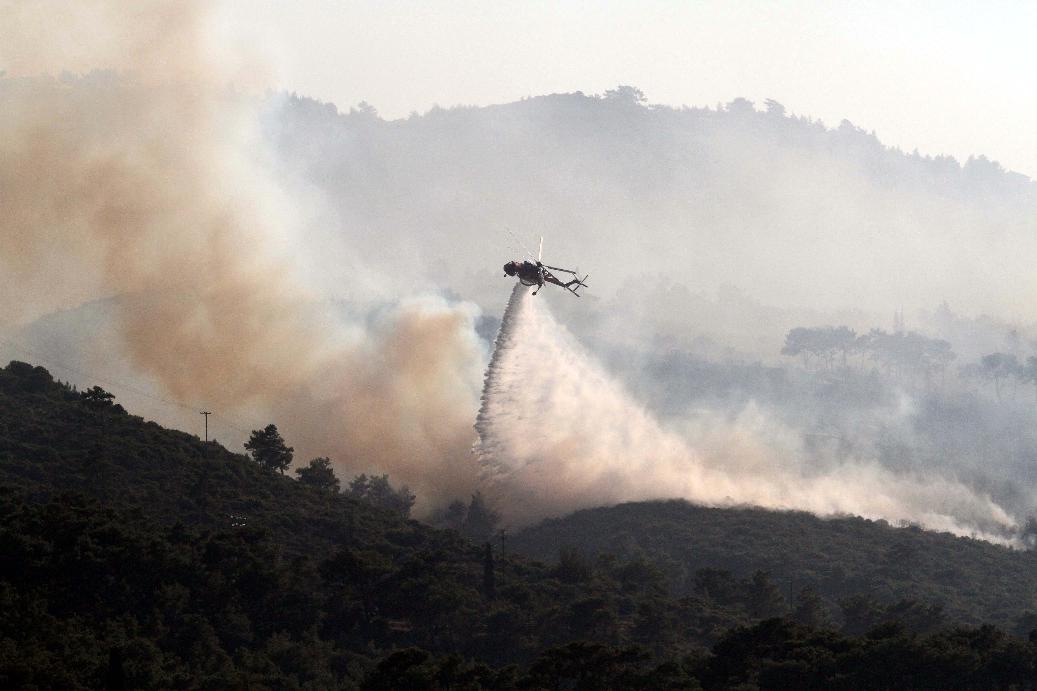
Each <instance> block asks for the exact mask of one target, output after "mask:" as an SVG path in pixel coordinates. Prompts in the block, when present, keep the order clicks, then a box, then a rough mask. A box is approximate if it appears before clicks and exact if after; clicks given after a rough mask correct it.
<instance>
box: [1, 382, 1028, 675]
mask: <svg viewBox="0 0 1037 691" xmlns="http://www.w3.org/2000/svg"><path fill="white" fill-rule="evenodd" d="M104 394H105V392H103V391H101V390H97V389H92V390H89V391H87V392H83V393H80V392H78V391H75V390H73V389H72V388H71V387H69V386H67V385H64V384H61V383H59V382H55V381H54V380H53V379H52V377H51V376H50V374H49V373H48V372H47V371H46V370H44V369H43V368H40V367H33V366H31V365H28V364H25V363H19V362H12V363H11V364H10V365H8V366H7V367H6V368H4V369H3V370H0V497H2V501H0V552H2V554H3V556H4V559H3V560H0V685H2V686H3V687H4V688H62V689H76V688H101V687H107V688H202V687H205V688H254V689H263V688H271V689H273V688H277V689H282V688H288V689H291V688H321V689H323V688H368V689H390V688H467V689H479V688H502V689H504V688H533V689H537V688H559V687H565V688H580V689H584V688H586V689H590V688H644V689H648V688H651V689H658V688H697V687H699V686H701V687H704V688H730V687H733V686H738V685H743V686H744V687H746V688H754V687H758V686H759V687H775V686H786V687H787V686H789V685H790V684H791V685H793V686H798V687H801V688H806V687H818V688H822V687H823V688H860V687H862V686H867V687H870V688H884V687H893V686H895V685H897V684H898V683H900V682H902V681H903V680H904V679H909V680H912V681H913V685H914V686H915V687H918V688H947V687H948V683H947V682H948V679H950V680H952V681H954V682H955V683H957V684H964V685H965V686H966V687H971V688H976V687H990V688H997V687H1004V686H1006V685H1008V684H1022V683H1024V682H1025V681H1026V680H1029V679H1032V677H1033V674H1034V670H1035V669H1037V645H1035V644H1031V643H1028V642H1026V641H1025V640H1023V639H1020V638H1015V637H1012V636H1010V635H1007V634H1005V633H1004V632H1001V631H998V630H996V629H994V628H992V627H986V628H976V629H969V628H944V627H943V626H942V625H943V624H944V622H943V621H942V620H941V619H940V617H939V616H937V615H938V612H936V610H934V608H933V607H932V606H931V605H928V604H926V603H924V602H918V601H903V602H898V603H897V604H896V606H893V607H889V608H886V609H884V610H883V611H881V612H879V613H878V614H875V612H874V611H873V610H872V614H873V615H874V616H873V617H872V618H871V619H868V618H867V617H864V618H862V619H861V621H862V622H865V623H867V627H868V630H869V635H868V637H858V636H855V635H854V633H855V632H854V631H853V627H848V628H847V630H846V631H845V632H842V633H840V632H837V631H836V630H835V628H836V627H838V623H837V622H835V621H833V620H832V618H831V617H830V613H827V611H826V606H825V604H824V603H823V602H818V601H817V599H816V598H812V597H811V596H810V594H809V592H805V593H800V594H799V595H798V596H797V599H796V601H795V602H794V603H792V605H794V606H790V603H789V602H788V601H787V600H786V598H785V597H784V596H783V594H782V591H781V588H779V587H776V586H775V584H774V582H772V581H771V579H770V578H769V577H768V576H767V575H766V574H764V573H762V572H755V573H753V574H751V575H748V576H747V577H744V578H743V577H741V575H739V574H735V575H732V574H725V573H724V572H721V571H717V570H713V571H699V572H698V573H697V574H696V576H695V580H696V583H698V584H699V586H702V587H698V588H696V589H693V591H691V592H690V593H687V594H686V593H684V592H682V589H686V588H685V586H684V585H681V584H677V585H672V586H671V584H670V583H668V579H667V577H666V575H664V573H663V572H661V571H660V570H659V568H657V566H656V564H655V563H654V562H653V561H652V559H649V558H645V555H648V556H649V557H654V556H657V554H661V553H662V552H661V550H660V551H659V552H658V553H657V554H652V551H651V550H650V549H647V548H648V547H651V546H652V545H655V544H659V545H660V546H661V545H663V544H664V542H663V540H662V539H659V540H658V541H657V542H655V541H653V542H649V541H647V540H644V539H643V536H641V537H638V533H637V532H636V531H634V530H633V528H631V527H628V528H627V532H628V533H629V534H630V535H632V536H634V537H633V538H632V539H633V540H635V541H638V540H640V544H642V545H643V546H645V547H646V549H644V550H642V552H643V554H642V553H637V554H635V553H634V551H633V550H631V549H629V544H630V543H629V540H627V541H626V542H624V540H626V538H622V536H620V538H619V539H618V540H616V541H615V543H614V546H615V547H616V548H617V549H619V550H620V551H622V552H627V554H626V555H624V556H611V555H607V554H603V555H601V556H599V557H598V558H597V559H593V560H592V559H589V558H588V557H587V556H586V555H583V554H580V553H579V552H577V551H574V550H561V551H560V552H556V551H555V550H556V545H558V544H561V541H558V540H555V539H554V538H553V537H551V536H550V530H551V529H552V528H553V527H557V526H560V525H566V522H565V521H558V522H553V523H549V524H547V525H545V526H544V527H542V528H540V529H536V530H531V531H527V532H526V533H524V534H522V535H519V536H515V537H514V538H513V539H509V540H508V541H507V543H506V545H507V549H508V551H509V553H508V555H507V556H502V555H501V554H500V550H497V549H494V550H492V551H488V550H487V548H486V547H485V546H479V545H475V544H472V543H471V542H469V541H467V540H466V539H464V538H463V537H462V536H461V535H459V534H458V533H456V532H453V531H445V530H435V529H432V528H430V527H428V526H425V525H422V524H420V523H417V522H415V521H410V520H406V519H405V518H403V517H402V516H400V515H397V514H393V513H391V512H388V511H385V510H381V509H378V508H375V507H373V506H368V505H366V504H364V503H361V502H358V501H355V500H352V499H350V498H348V497H345V496H343V495H340V494H335V493H331V492H329V491H326V490H319V489H316V488H313V487H308V486H305V485H303V484H302V483H300V482H297V481H294V480H291V479H289V478H287V477H285V476H281V475H278V474H276V473H274V472H272V471H269V470H266V469H264V468H261V467H260V466H259V465H257V464H256V463H254V462H252V461H251V460H250V459H248V458H247V457H245V456H241V455H238V454H233V453H230V452H228V451H227V450H225V449H223V448H221V447H219V446H218V445H216V444H212V443H210V444H205V443H203V442H201V441H199V440H198V439H197V438H195V437H192V436H190V435H186V434H183V433H180V432H176V431H172V430H167V429H163V428H161V427H159V426H157V425H155V424H153V423H148V422H145V421H144V420H142V419H141V418H138V417H135V416H133V415H131V414H129V413H127V412H126V411H125V410H124V409H123V408H122V407H121V406H120V405H118V404H115V403H113V402H111V401H110V400H109V399H108V397H107V396H106V395H104ZM666 510H673V511H675V512H676V513H675V514H674V515H673V516H672V517H671V519H670V520H669V523H670V525H667V524H666V523H667V521H663V520H662V519H661V516H660V515H659V511H666ZM689 511H690V510H689V508H688V507H681V506H680V505H677V504H661V505H644V506H627V507H617V508H616V509H612V510H602V512H601V513H600V515H601V516H607V515H608V514H609V512H618V514H623V513H624V512H627V513H628V514H630V515H634V516H635V519H634V521H635V523H636V522H638V521H640V520H641V519H637V518H636V515H637V514H641V516H642V517H644V516H645V515H647V516H650V517H651V520H652V521H655V522H656V525H655V526H653V527H654V529H655V533H657V534H659V535H666V534H668V533H671V532H672V533H673V534H674V535H676V534H677V533H676V532H675V531H673V525H674V524H676V523H680V522H681V521H683V520H684V518H686V517H687V516H690V515H692V513H693V511H692V512H691V513H689ZM698 511H704V510H698ZM653 514H654V515H653ZM751 514H758V512H738V511H729V512H718V513H715V515H714V514H712V513H710V512H706V513H704V514H703V516H710V520H711V521H713V522H716V523H724V521H727V529H728V530H733V531H734V532H738V531H737V530H735V528H736V527H737V526H738V525H743V526H745V525H748V524H751V523H752V521H753V520H761V519H760V517H759V516H755V517H752V516H750V518H749V519H746V518H745V516H746V515H751ZM595 515H599V514H596V513H595V512H583V513H581V514H577V516H576V517H574V519H572V520H574V521H576V522H577V523H578V522H579V521H581V520H585V519H586V517H587V516H595ZM717 516H724V517H728V518H717ZM763 516H765V517H766V520H768V521H771V522H772V523H774V524H780V523H782V522H783V521H786V520H787V521H788V525H787V526H786V527H784V528H778V527H773V526H772V532H775V533H778V534H780V533H781V532H783V531H787V532H789V533H795V532H799V531H805V530H808V529H809V528H804V527H803V526H804V525H805V524H809V520H807V519H804V518H803V517H800V516H798V515H791V516H784V515H781V514H763ZM701 522H702V521H701V520H700V522H699V523H700V525H699V528H697V530H698V529H701ZM850 523H851V524H852V522H850ZM574 525H575V524H574ZM605 525H606V528H607V524H605ZM641 525H645V523H641ZM538 530H539V531H540V533H538V532H537V531H538ZM814 533H815V537H817V536H820V535H822V532H820V531H818V530H817V529H816V527H815V528H814ZM538 534H540V535H542V536H543V537H542V542H541V544H539V545H538V546H536V547H530V545H532V544H533V540H532V538H533V537H534V536H536V535H538ZM880 534H881V533H876V535H880ZM616 535H620V533H619V532H617V533H616ZM887 537H889V538H890V539H891V540H892V544H893V545H894V546H895V545H899V544H901V543H903V542H904V541H907V542H909V543H910V541H911V540H915V544H922V542H921V541H922V540H924V539H929V538H932V539H934V540H937V541H944V542H946V543H947V544H952V545H959V546H960V547H961V549H962V550H963V553H965V554H971V552H970V551H969V550H972V549H976V548H982V549H983V550H986V551H985V552H976V554H985V555H986V558H987V559H989V560H990V562H991V564H992V565H1004V568H1005V569H1006V570H1010V569H1013V568H1014V567H1013V566H1012V564H1013V561H1012V560H1018V559H1024V558H1027V557H1028V555H1026V554H1014V553H1011V552H1008V551H1006V550H1003V549H1000V548H993V547H990V546H983V545H975V544H974V543H970V542H968V541H953V540H951V541H949V542H948V540H949V539H948V538H945V537H944V536H928V537H927V536H924V535H922V536H919V535H917V534H914V533H911V532H909V531H899V532H894V531H889V533H888V535H887ZM701 539H702V543H703V544H704V543H705V542H706V541H707V537H706V536H703V537H702V538H701ZM712 539H714V540H716V541H718V542H719V541H723V540H725V539H726V540H728V541H731V542H734V540H733V539H732V537H731V536H730V535H727V536H726V537H725V535H724V532H723V530H721V529H718V530H717V531H715V533H714V535H713V537H712ZM850 539H851V538H849V537H848V538H847V540H846V542H845V543H844V545H846V546H844V548H843V551H850V550H852V544H851V543H850V542H849V541H850ZM753 540H756V541H757V542H758V544H759V545H763V544H764V543H766V542H767V540H765V539H764V536H763V535H757V536H756V537H755V538H752V539H751V540H746V541H744V542H743V543H742V544H743V548H747V546H748V545H750V544H752V543H753ZM789 542H790V543H791V542H792V541H791V540H789ZM881 543H882V541H881V539H879V538H878V537H876V545H880V544H881ZM832 544H833V547H832V549H833V554H837V552H835V551H834V549H835V547H834V545H835V543H834V542H833V543H832ZM941 544H943V543H941ZM778 545H779V547H780V546H781V543H778ZM517 546H522V547H523V549H524V550H527V551H531V552H537V553H539V554H544V555H548V554H552V555H553V554H558V555H559V556H560V560H559V561H558V562H557V563H555V564H551V565H547V564H544V563H540V562H537V561H530V560H528V559H526V558H523V557H519V556H513V555H512V554H511V551H512V550H513V549H514V548H515V547H517ZM580 546H581V547H587V545H582V544H581V545H580ZM827 548H828V546H827V544H826V543H825V542H823V541H821V542H819V543H818V544H817V545H816V550H817V551H818V552H820V551H823V550H825V549H827ZM876 548H877V547H876ZM893 548H894V547H890V549H893ZM757 549H758V550H762V549H763V548H760V547H758V548H757ZM736 552H737V550H730V551H729V554H735V553H736ZM715 554H716V555H723V554H724V552H723V551H722V550H720V551H717V552H715ZM948 554H949V552H948ZM799 556H802V555H797V554H794V553H793V552H790V553H789V555H788V563H789V564H790V566H789V569H790V570H791V569H792V568H793V566H794V564H795V559H796V558H798V557H799ZM720 558H721V557H720V556H717V557H716V561H715V563H717V564H720V565H724V564H725V562H723V561H721V560H720ZM728 559H729V561H728V562H726V565H727V566H729V567H731V568H733V569H741V568H742V567H743V566H744V567H745V568H752V567H753V562H751V560H750V561H745V562H738V561H736V560H733V557H728ZM968 559H970V560H971V559H972V557H971V556H970V557H968ZM913 560H914V558H913V557H911V558H910V559H908V558H907V557H904V559H902V560H901V561H902V562H903V563H905V564H910V563H913ZM707 561H708V560H707V559H704V560H703V561H702V562H701V564H696V565H695V566H698V565H705V564H706V563H707ZM804 563H805V564H807V565H808V566H809V567H810V568H812V569H820V568H821V567H819V566H814V564H815V562H812V561H811V560H809V559H805V561H804ZM856 563H857V562H852V563H851V562H849V561H848V564H849V565H850V566H849V567H848V568H847V571H848V572H849V571H851V569H852V568H856V567H854V566H853V565H852V564H856ZM968 563H971V561H969V562H968ZM663 568H664V569H665V570H666V571H667V572H672V565H668V564H665V563H663ZM777 571H778V570H777V569H775V572H777ZM790 572H791V571H790ZM923 573H924V572H923ZM1013 573H1015V571H1013ZM1021 577H1022V576H1020V578H1021ZM976 587H977V589H983V588H985V587H987V586H986V585H985V584H984V583H977V584H976ZM1013 592H1014V591H1013ZM862 602H864V601H863V600H862ZM773 617H784V618H773Z"/></svg>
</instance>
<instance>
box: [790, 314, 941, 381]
mask: <svg viewBox="0 0 1037 691" xmlns="http://www.w3.org/2000/svg"><path fill="white" fill-rule="evenodd" d="M851 353H860V354H861V355H866V356H867V357H868V359H870V360H871V361H873V362H875V363H876V364H878V365H879V366H880V367H881V368H882V369H883V370H884V371H885V372H886V374H888V375H889V376H891V377H893V378H896V379H902V378H904V377H905V376H908V375H915V376H917V377H920V378H921V379H922V380H923V381H925V382H926V383H928V382H929V381H931V380H932V378H933V376H934V375H936V374H938V373H940V372H942V371H944V370H945V369H946V368H947V365H949V364H950V363H951V361H953V360H954V358H955V354H954V352H953V351H952V350H951V345H950V343H948V342H947V341H944V340H942V339H938V338H928V337H927V336H923V335H921V334H919V333H915V332H914V331H896V332H894V333H888V332H886V331H883V330H882V329H872V330H871V331H869V332H868V333H866V334H862V335H860V336H858V335H857V334H856V332H854V330H853V329H851V328H849V327H847V326H821V327H810V328H808V327H802V326H800V327H796V328H794V329H791V330H790V331H789V332H788V333H787V334H786V335H785V345H784V346H783V347H782V349H781V354H782V355H787V356H790V357H796V356H800V357H802V358H803V366H804V367H809V366H810V364H811V362H818V363H821V365H822V366H823V368H824V370H826V371H831V370H832V369H833V367H834V363H835V361H836V357H837V356H838V357H839V358H840V359H841V363H842V366H843V367H844V368H845V367H846V366H847V364H848V358H849V355H850V354H851Z"/></svg>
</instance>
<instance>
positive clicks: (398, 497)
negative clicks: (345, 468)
mask: <svg viewBox="0 0 1037 691" xmlns="http://www.w3.org/2000/svg"><path fill="white" fill-rule="evenodd" d="M346 494H347V495H348V496H350V497H352V498H354V499H356V500H358V501H362V502H365V503H367V504H370V505H372V506H377V507H380V508H383V509H387V510H389V511H394V512H396V513H398V514H400V515H401V516H409V515H410V510H411V508H412V507H413V506H414V499H415V497H414V495H413V494H411V491H410V489H409V488H408V487H407V486H406V485H403V486H402V487H400V488H399V489H396V488H394V487H393V486H392V485H391V484H390V483H389V476H388V475H381V476H371V477H368V476H367V475H357V476H356V477H355V478H353V480H352V481H351V482H350V483H349V489H347V490H346Z"/></svg>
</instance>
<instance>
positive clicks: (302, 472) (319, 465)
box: [295, 456, 339, 493]
mask: <svg viewBox="0 0 1037 691" xmlns="http://www.w3.org/2000/svg"><path fill="white" fill-rule="evenodd" d="M295 474H296V475H298V476H299V482H301V483H303V484H304V485H310V486H311V487H316V488H318V489H323V490H327V491H329V492H332V493H336V492H338V489H339V481H338V478H337V477H335V471H334V470H332V468H331V459H329V458H327V457H326V456H320V457H318V458H314V459H313V460H312V461H310V464H309V465H308V466H306V467H305V468H296V469H295Z"/></svg>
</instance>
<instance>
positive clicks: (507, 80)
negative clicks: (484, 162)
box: [220, 0, 1037, 178]
mask: <svg viewBox="0 0 1037 691" xmlns="http://www.w3.org/2000/svg"><path fill="white" fill-rule="evenodd" d="M220 21H221V22H223V23H224V24H225V28H230V29H232V31H233V32H234V34H235V35H236V36H237V37H238V40H241V41H245V42H249V43H253V44H255V45H262V46H263V48H264V50H265V51H269V53H270V54H272V55H273V56H274V57H273V62H274V64H275V67H274V69H273V75H274V76H273V77H272V79H273V81H274V82H276V86H277V87H278V88H283V89H287V90H291V91H296V92H298V93H300V94H303V95H307V96H311V97H314V98H317V99H320V100H324V101H331V102H334V103H335V104H337V105H338V106H339V107H340V108H341V109H343V110H345V109H347V108H348V107H349V106H351V105H355V104H357V103H359V102H360V101H366V102H368V103H370V104H371V105H373V106H374V107H375V108H376V109H377V110H378V111H379V113H380V114H381V115H382V116H383V117H386V118H390V119H392V118H399V117H406V116H407V115H408V114H410V113H411V112H415V111H416V112H425V111H427V110H428V109H429V108H430V107H432V106H433V105H440V106H443V107H447V106H451V105H458V104H465V105H487V104H493V103H503V102H509V101H514V100H518V99H521V98H524V97H527V96H537V95H542V94H548V93H559V92H572V91H583V92H584V93H588V94H591V93H602V92H604V91H605V90H606V89H610V88H614V87H615V86H616V85H618V84H630V85H633V86H636V87H638V88H640V89H641V90H642V91H644V92H645V94H646V96H647V97H648V100H649V101H650V102H652V103H659V104H665V105H672V106H680V105H688V106H707V105H708V106H715V105H716V104H717V103H721V102H724V103H726V102H728V101H730V100H732V99H734V98H735V97H738V96H743V97H746V98H749V99H750V100H753V101H754V102H756V103H757V104H758V106H762V103H763V101H764V100H765V99H768V98H772V99H775V100H777V101H779V102H781V103H782V104H784V105H785V106H786V108H787V109H788V110H789V111H791V112H794V113H796V114H799V115H809V116H811V117H814V118H820V119H821V120H823V121H824V122H825V123H826V124H827V125H828V126H831V127H834V126H838V124H839V123H840V122H841V121H842V120H843V119H844V118H845V119H848V120H850V121H851V122H853V123H854V124H855V125H857V126H858V127H861V128H863V129H865V130H868V131H875V133H876V134H877V135H878V136H879V138H880V139H881V140H882V141H883V142H884V143H886V144H887V145H890V146H899V147H901V148H902V149H905V150H906V151H911V150H913V149H915V148H917V149H918V150H919V151H920V152H921V153H923V154H930V155H937V154H950V155H953V156H955V157H956V158H958V159H959V160H960V161H964V160H965V159H967V158H968V157H969V156H970V155H973V154H975V155H979V154H984V155H986V156H988V157H989V158H992V159H994V160H997V161H999V162H1000V163H1001V164H1002V165H1004V166H1005V167H1006V168H1009V169H1011V170H1015V171H1018V172H1021V173H1024V174H1026V175H1029V176H1031V177H1035V178H1037V129H1035V128H1034V127H1033V123H1034V122H1035V121H1037V90H1034V89H1032V88H1030V85H1031V84H1032V80H1033V75H1034V74H1035V72H1037V42H1035V41H1033V40H1032V36H1033V32H1034V29H1037V3H1033V2H1009V1H1000V2H997V1H994V2H990V1H987V2H955V1H953V0H941V1H939V2H927V1H924V0H919V1H913V2H895V1H890V2H820V1H818V2H815V1H812V0H801V1H789V2H783V3H777V2H749V1H741V2H740V1H737V0H728V1H727V2H713V1H703V2H675V1H666V0H638V1H636V2H635V1H619V0H611V1H604V2H579V1H577V0H560V1H555V2H547V1H543V0H526V1H523V2H511V1H502V2H483V1H476V0H442V1H440V2H434V3H433V2H414V1H410V0H382V1H379V2H352V1H343V0H301V1H299V2H293V3H283V2H278V1H276V0H229V3H228V4H227V5H226V7H225V8H224V10H223V12H222V14H221V18H220Z"/></svg>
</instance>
